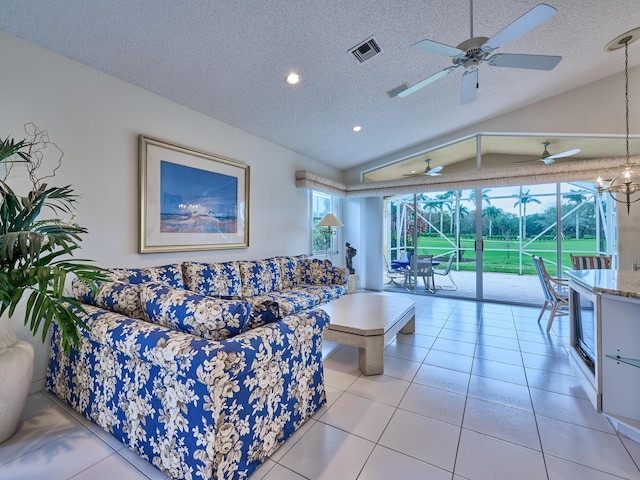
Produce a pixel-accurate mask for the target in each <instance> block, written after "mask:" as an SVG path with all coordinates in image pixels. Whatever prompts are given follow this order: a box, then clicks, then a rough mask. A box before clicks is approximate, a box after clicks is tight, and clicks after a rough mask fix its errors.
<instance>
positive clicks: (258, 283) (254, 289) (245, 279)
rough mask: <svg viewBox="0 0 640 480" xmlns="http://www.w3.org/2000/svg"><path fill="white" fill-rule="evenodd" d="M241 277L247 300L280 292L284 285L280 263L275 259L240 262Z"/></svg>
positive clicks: (244, 295)
mask: <svg viewBox="0 0 640 480" xmlns="http://www.w3.org/2000/svg"><path fill="white" fill-rule="evenodd" d="M240 277H241V278H242V296H243V297H245V298H246V297H255V296H257V295H262V294H265V293H269V292H273V291H274V290H280V288H281V285H282V282H281V277H282V275H281V273H280V262H279V261H278V260H276V259H275V258H269V259H266V260H255V261H251V262H240Z"/></svg>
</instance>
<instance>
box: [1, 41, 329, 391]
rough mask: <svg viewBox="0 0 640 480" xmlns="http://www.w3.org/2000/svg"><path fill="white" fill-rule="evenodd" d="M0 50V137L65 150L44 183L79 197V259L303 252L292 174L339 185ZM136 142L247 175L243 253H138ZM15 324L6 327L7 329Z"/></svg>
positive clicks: (274, 148)
mask: <svg viewBox="0 0 640 480" xmlns="http://www.w3.org/2000/svg"><path fill="white" fill-rule="evenodd" d="M0 45H2V48H0V64H1V65H2V75H0V92H2V99H3V100H2V115H0V137H2V138H6V137H7V136H12V137H14V138H18V139H20V138H24V124H25V123H27V122H33V123H35V124H36V125H37V126H38V127H39V128H41V129H43V130H47V131H48V133H49V137H50V139H51V140H52V141H54V142H55V143H56V144H57V145H58V146H59V147H60V148H61V149H62V150H63V151H64V159H63V166H62V168H61V169H60V171H59V173H58V175H57V176H56V178H55V180H53V181H49V183H50V184H52V185H53V184H55V185H67V184H71V185H72V186H73V187H74V189H75V191H76V193H78V194H80V195H82V197H81V199H80V201H79V204H78V209H77V210H78V217H77V219H76V221H77V222H78V223H79V224H80V225H83V226H85V227H87V228H88V229H89V234H88V236H87V237H86V239H85V241H84V242H83V248H82V252H81V255H82V257H83V258H90V259H94V260H96V262H97V263H98V264H100V265H102V266H106V267H110V266H132V267H136V266H146V265H160V264H165V263H172V262H177V261H182V260H203V261H218V260H233V259H254V258H264V257H268V256H271V255H276V254H282V255H289V254H299V253H310V246H311V240H310V228H309V224H310V222H309V219H308V212H309V209H308V206H307V205H308V204H307V198H308V192H307V190H304V189H297V188H296V187H295V171H296V170H310V171H313V172H318V173H320V174H321V175H324V176H327V177H329V178H333V179H335V180H340V174H339V172H338V171H337V170H335V169H332V168H330V167H327V166H325V165H322V164H320V163H318V162H315V161H313V160H311V159H309V158H306V157H304V156H302V155H300V154H297V153H295V152H292V151H290V150H287V149H285V148H282V147H280V146H278V145H275V144H273V143H270V142H268V141H265V140H263V139H261V138H258V137H256V136H253V135H250V134H248V133H246V132H243V131H241V130H238V129H236V128H234V127H231V126H229V125H227V124H224V123H222V122H219V121H217V120H214V119H211V118H209V117H206V116H204V115H201V114H199V113H197V112H195V111H193V110H190V109H188V108H185V107H182V106H180V105H178V104H176V103H174V102H171V101H168V100H165V99H162V98H160V97H159V96H157V95H155V94H152V93H149V92H146V91H144V90H142V89H140V88H138V87H135V86H133V85H131V84H128V83H125V82H122V81H120V80H118V79H116V78H114V77H110V76H108V75H105V74H103V73H101V72H98V71H96V70H93V69H91V68H88V67H86V66H83V65H81V64H79V63H77V62H74V61H71V60H69V59H67V58H65V57H62V56H60V55H58V54H55V53H52V52H50V51H48V50H45V49H42V48H40V47H38V46H35V45H33V44H30V43H27V42H25V41H23V40H21V39H19V38H17V37H15V36H12V35H10V34H8V33H6V32H2V31H0ZM140 134H144V135H147V136H150V137H155V138H159V139H161V140H166V141H168V142H172V143H177V144H181V145H185V146H188V147H191V148H194V149H197V150H202V151H205V152H210V153H213V154H216V155H221V156H224V157H228V158H231V159H234V160H238V161H241V162H244V163H247V164H249V165H250V166H251V198H250V208H251V210H250V217H251V224H250V235H251V237H250V247H249V248H248V249H235V250H217V251H206V252H184V253H166V254H144V255H142V254H138V253H137V251H138V135H140ZM21 323H22V321H21V318H19V317H16V318H14V322H13V324H14V326H16V327H18V326H19V324H21ZM16 330H18V332H17V333H18V335H19V336H20V337H21V338H23V339H29V340H30V341H32V342H33V343H34V345H35V346H36V349H37V355H38V357H37V364H36V372H35V374H34V379H35V381H36V384H41V383H42V382H41V381H42V379H43V378H44V372H45V361H46V356H47V348H46V347H44V346H43V345H42V344H41V343H40V340H39V338H38V339H32V338H31V336H30V335H29V334H28V332H25V330H24V328H16ZM38 382H40V383H38ZM34 388H35V387H34Z"/></svg>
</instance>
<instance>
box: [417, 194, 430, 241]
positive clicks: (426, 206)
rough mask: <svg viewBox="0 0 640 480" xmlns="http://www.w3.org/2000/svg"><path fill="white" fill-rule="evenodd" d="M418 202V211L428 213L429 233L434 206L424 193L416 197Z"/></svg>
mask: <svg viewBox="0 0 640 480" xmlns="http://www.w3.org/2000/svg"><path fill="white" fill-rule="evenodd" d="M418 202H420V209H421V210H423V211H424V210H427V211H428V212H429V217H428V218H429V221H428V223H429V225H428V227H429V228H428V230H427V231H428V232H429V233H431V225H432V223H431V216H432V214H433V209H434V204H433V202H432V200H431V198H430V197H429V196H428V195H427V194H426V193H421V194H419V195H418Z"/></svg>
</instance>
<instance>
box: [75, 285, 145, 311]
mask: <svg viewBox="0 0 640 480" xmlns="http://www.w3.org/2000/svg"><path fill="white" fill-rule="evenodd" d="M96 285H97V287H98V288H97V290H96V291H95V292H94V291H93V290H92V289H91V287H90V286H89V285H88V284H87V283H85V282H83V281H81V280H78V279H77V278H74V279H73V282H71V291H72V293H73V297H74V298H75V299H77V300H80V301H81V302H83V303H86V304H88V305H93V306H94V307H100V308H104V309H105V310H111V311H112V312H116V313H120V314H121V315H126V316H127V317H132V318H137V319H140V320H143V319H144V318H145V315H144V310H143V308H142V303H141V302H140V287H139V285H134V284H131V283H121V282H96Z"/></svg>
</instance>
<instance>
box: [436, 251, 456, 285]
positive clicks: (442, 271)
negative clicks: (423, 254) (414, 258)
mask: <svg viewBox="0 0 640 480" xmlns="http://www.w3.org/2000/svg"><path fill="white" fill-rule="evenodd" d="M455 258H456V254H455V253H453V254H451V256H450V257H449V261H448V262H447V265H446V266H445V267H444V268H434V269H433V274H434V275H440V276H443V277H445V276H447V277H449V281H450V282H451V285H442V286H440V287H439V288H440V289H442V290H457V289H458V285H456V282H454V281H453V278H452V277H451V265H453V261H454V260H455ZM434 288H435V284H434Z"/></svg>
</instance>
